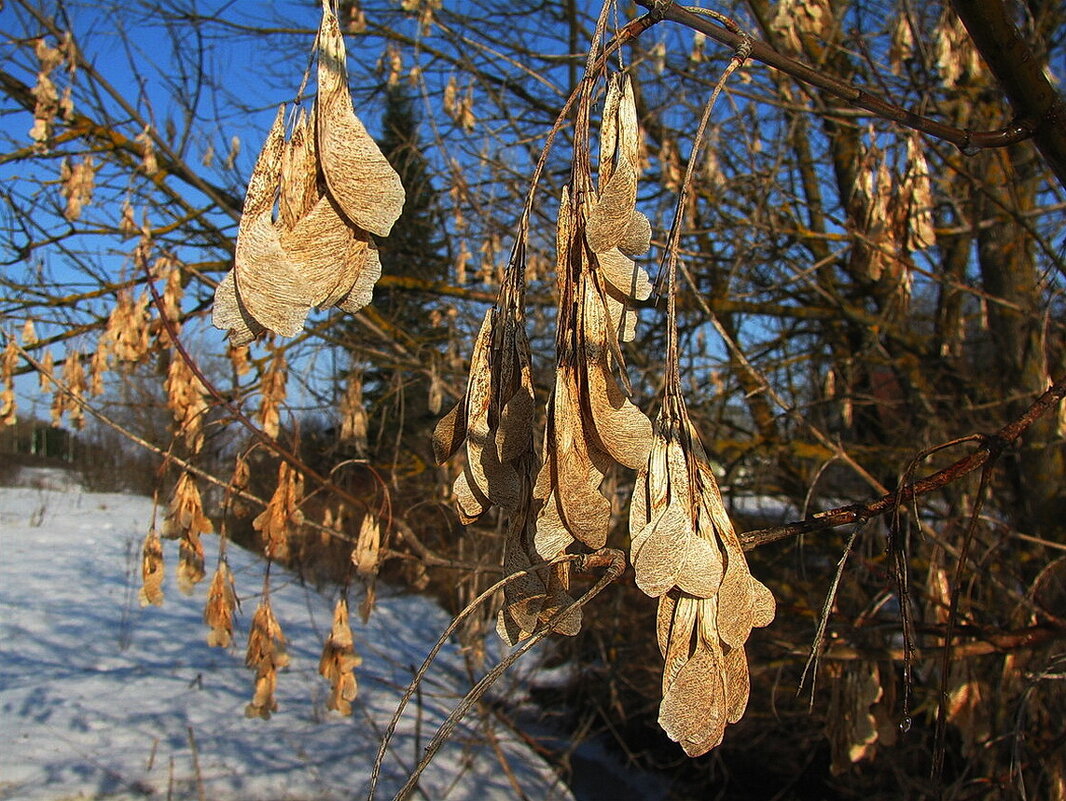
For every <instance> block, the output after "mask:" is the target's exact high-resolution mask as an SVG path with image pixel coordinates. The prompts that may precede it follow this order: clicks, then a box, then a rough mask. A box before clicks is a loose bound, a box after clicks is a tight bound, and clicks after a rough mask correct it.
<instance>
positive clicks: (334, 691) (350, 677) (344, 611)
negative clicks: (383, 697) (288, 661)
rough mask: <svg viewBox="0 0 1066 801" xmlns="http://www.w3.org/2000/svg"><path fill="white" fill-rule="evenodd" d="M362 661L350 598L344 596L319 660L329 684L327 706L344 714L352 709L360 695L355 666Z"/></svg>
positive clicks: (338, 604) (321, 672)
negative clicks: (349, 615)
mask: <svg viewBox="0 0 1066 801" xmlns="http://www.w3.org/2000/svg"><path fill="white" fill-rule="evenodd" d="M362 663H363V660H362V658H360V656H359V655H358V654H357V653H356V652H355V639H354V637H353V636H352V626H351V623H349V620H348V601H347V600H345V599H344V598H341V599H339V600H338V601H337V605H336V607H334V609H333V626H332V628H331V629H330V633H329V637H327V638H326V642H325V644H324V645H323V646H322V658H321V659H320V660H319V663H318V672H319V673H320V674H322V677H323V678H324V679H326V681H328V682H329V684H330V695H329V701H327V702H326V707H327V708H328V709H334V710H336V711H337V712H340V713H341V714H342V715H350V714H351V713H352V701H354V700H355V699H356V697H357V696H358V695H359V684H358V682H357V681H356V679H355V669H356V668H357V667H359V665H361V664H362Z"/></svg>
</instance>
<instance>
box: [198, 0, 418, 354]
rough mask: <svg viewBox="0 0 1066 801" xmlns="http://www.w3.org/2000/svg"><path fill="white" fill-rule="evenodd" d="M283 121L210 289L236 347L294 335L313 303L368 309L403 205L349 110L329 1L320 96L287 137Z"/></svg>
mask: <svg viewBox="0 0 1066 801" xmlns="http://www.w3.org/2000/svg"><path fill="white" fill-rule="evenodd" d="M284 118H285V107H284V106H282V107H281V108H279V109H278V113H277V116H276V117H275V119H274V125H273V127H272V128H271V130H270V133H269V134H268V136H267V140H266V143H265V144H264V145H263V149H262V151H260V153H259V158H258V159H257V161H256V164H255V168H254V170H253V172H252V176H251V179H250V180H249V183H248V192H247V195H246V197H245V203H244V211H243V213H242V215H241V220H240V225H239V228H238V234H237V247H236V255H235V257H234V266H233V270H232V271H230V273H228V274H227V275H226V277H225V278H224V279H223V280H222V282H221V283H220V284H219V286H218V288H217V290H216V292H215V306H214V324H215V325H216V326H217V327H218V328H221V329H223V330H228V331H229V337H230V341H231V342H232V343H233V344H235V345H241V344H245V343H247V342H250V341H251V340H252V339H254V338H255V337H256V336H257V335H259V334H260V333H262V332H264V331H273V332H275V333H277V334H280V335H282V336H295V335H296V334H297V333H299V332H300V331H301V330H302V328H303V323H304V320H305V319H306V317H307V314H308V312H309V311H310V310H311V308H312V307H318V308H328V307H332V306H338V307H340V308H341V309H344V310H345V311H349V312H354V311H358V310H359V309H361V308H362V307H363V306H365V305H366V304H367V303H369V302H370V297H371V293H372V291H373V287H374V284H375V283H376V282H377V279H378V277H379V276H380V275H381V261H380V259H379V258H378V253H377V246H376V245H375V244H374V240H373V236H387V235H388V233H389V231H390V230H391V229H392V225H393V223H394V222H395V221H396V219H397V218H398V217H399V215H400V211H401V210H402V208H403V203H404V197H405V196H404V190H403V186H402V184H401V183H400V177H399V175H397V173H396V171H395V170H394V169H393V168H392V166H391V165H390V164H389V163H388V161H387V160H386V159H385V156H384V155H383V154H382V153H381V150H380V149H379V148H378V146H377V144H376V143H375V142H374V140H373V138H372V137H371V136H370V134H369V133H367V131H366V128H364V127H363V124H362V123H361V122H360V121H359V118H358V117H356V115H355V112H354V110H353V108H352V100H351V95H350V94H349V92H348V84H347V71H346V68H345V49H344V40H343V38H342V36H341V32H340V27H339V25H338V23H337V18H336V17H335V16H334V15H333V12H332V11H331V10H330V8H329V3H328V2H323V6H322V24H321V27H320V29H319V34H318V95H317V97H316V99H315V102H314V105H313V107H312V110H311V113H310V114H304V113H303V111H302V110H301V113H300V116H299V118H298V119H297V121H296V123H295V126H294V128H293V131H292V134H291V136H290V137H289V139H288V140H287V141H286V138H285V124H284ZM275 205H277V207H278V213H277V218H276V219H275V215H274V209H275ZM372 235H373V236H372Z"/></svg>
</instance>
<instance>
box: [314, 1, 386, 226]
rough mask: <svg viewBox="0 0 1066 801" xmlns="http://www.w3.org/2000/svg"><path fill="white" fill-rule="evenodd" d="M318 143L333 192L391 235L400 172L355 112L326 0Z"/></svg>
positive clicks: (361, 218) (361, 222)
mask: <svg viewBox="0 0 1066 801" xmlns="http://www.w3.org/2000/svg"><path fill="white" fill-rule="evenodd" d="M318 47H319V57H318V98H317V99H316V101H315V104H316V135H317V141H316V145H317V149H318V153H319V159H320V163H321V166H322V172H323V173H324V175H325V178H326V184H327V186H328V187H329V191H330V194H331V195H332V196H333V197H334V199H336V201H337V204H338V205H339V206H340V208H341V210H342V211H343V212H344V214H345V216H347V217H348V219H349V220H351V221H352V222H353V223H355V224H356V225H357V226H359V227H360V228H362V229H363V230H365V231H369V232H370V233H372V234H377V235H378V236H388V235H389V231H391V230H392V225H393V223H394V222H396V219H397V218H398V217H399V216H400V212H401V211H402V210H403V203H404V190H403V185H402V184H401V183H400V176H399V175H397V173H396V171H395V170H394V169H393V168H392V166H391V165H390V164H389V162H388V161H387V160H386V158H385V156H384V155H382V153H381V150H380V149H379V148H378V146H377V143H376V142H375V141H374V140H373V138H372V137H371V136H370V134H368V133H367V131H366V128H364V127H363V124H362V122H360V121H359V118H358V117H356V116H355V111H354V109H353V108H352V98H351V95H350V94H349V92H348V74H347V70H346V67H345V50H344V38H343V36H342V35H341V31H340V26H339V25H338V23H337V18H336V17H335V16H334V15H333V12H332V11H331V10H330V7H329V3H328V2H326V1H325V0H324V1H323V4H322V24H321V26H320V28H319V33H318Z"/></svg>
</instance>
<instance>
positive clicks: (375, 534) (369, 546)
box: [351, 512, 381, 581]
mask: <svg viewBox="0 0 1066 801" xmlns="http://www.w3.org/2000/svg"><path fill="white" fill-rule="evenodd" d="M351 558H352V564H353V565H354V566H355V571H356V573H358V574H359V577H360V578H361V579H363V580H364V581H368V580H370V579H372V578H374V577H375V576H376V575H377V574H378V568H379V567H381V521H380V520H379V519H378V517H377V515H375V514H374V513H373V512H367V513H366V514H365V515H364V516H363V520H362V522H361V523H360V524H359V537H358V539H357V540H356V543H355V549H354V550H353V551H352V557H351Z"/></svg>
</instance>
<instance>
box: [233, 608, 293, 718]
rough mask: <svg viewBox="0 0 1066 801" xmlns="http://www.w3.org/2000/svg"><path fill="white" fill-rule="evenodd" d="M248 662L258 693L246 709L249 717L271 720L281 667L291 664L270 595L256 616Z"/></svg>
mask: <svg viewBox="0 0 1066 801" xmlns="http://www.w3.org/2000/svg"><path fill="white" fill-rule="evenodd" d="M244 664H245V665H247V666H248V667H249V668H251V669H252V670H254V671H255V694H254V695H253V697H252V700H251V702H250V703H249V704H248V706H246V707H245V708H244V714H245V717H249V718H263V720H269V719H270V715H271V714H272V713H274V712H277V710H278V702H277V701H276V700H275V698H274V691H275V690H276V689H277V686H278V668H283V667H285V666H286V665H288V664H289V655H288V654H287V653H286V652H285V635H284V634H283V633H282V631H281V625H280V624H279V623H278V619H277V618H276V617H274V610H273V609H272V608H271V606H270V598H269V596H267V595H266V593H264V594H263V600H262V601H260V603H259V607H258V608H257V609H256V610H255V615H253V616H252V628H251V630H250V631H249V632H248V651H247V653H246V654H245V657H244Z"/></svg>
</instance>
